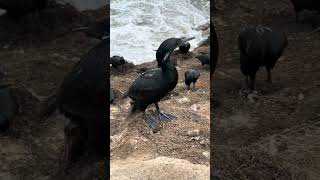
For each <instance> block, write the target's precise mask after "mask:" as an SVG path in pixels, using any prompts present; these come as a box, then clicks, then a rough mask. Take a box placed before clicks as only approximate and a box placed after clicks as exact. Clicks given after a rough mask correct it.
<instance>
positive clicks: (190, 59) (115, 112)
mask: <svg viewBox="0 0 320 180" xmlns="http://www.w3.org/2000/svg"><path fill="white" fill-rule="evenodd" d="M207 50H208V47H201V48H198V49H196V50H194V51H193V52H189V54H186V55H184V54H180V53H179V52H178V51H175V52H174V53H173V54H172V56H171V57H172V59H173V60H174V61H177V63H178V64H177V66H176V68H177V70H178V73H179V82H178V84H177V86H176V88H175V89H174V90H173V91H172V92H171V93H170V94H169V95H168V96H167V97H165V98H164V99H163V100H161V101H160V103H159V106H160V109H161V110H162V111H164V112H169V113H171V114H173V115H175V116H177V119H175V120H173V121H171V122H167V123H165V124H162V126H161V127H160V128H159V129H158V130H159V131H158V132H156V133H153V132H152V131H151V129H150V128H149V127H148V125H147V124H146V123H145V121H144V119H143V116H142V113H141V114H140V115H137V116H134V117H132V118H128V115H129V113H130V110H131V106H130V101H131V99H130V98H127V99H123V98H118V99H117V100H116V101H115V102H114V104H112V105H111V106H110V113H111V116H110V126H111V127H110V130H111V141H112V142H111V171H113V170H114V169H117V168H119V167H115V166H112V165H113V164H114V163H113V162H115V161H117V162H119V161H123V162H126V160H127V159H128V158H129V159H132V158H136V159H145V160H150V159H154V158H156V157H160V156H165V157H171V158H178V159H184V160H188V161H189V162H191V163H194V164H202V165H207V167H208V166H209V137H210V131H209V129H210V128H209V127H210V112H209V105H210V102H209V96H210V93H209V88H210V87H209V83H208V82H209V71H208V70H209V67H205V66H202V65H201V63H200V61H199V60H198V59H196V58H195V54H196V53H198V51H202V52H205V51H207ZM141 67H156V63H155V62H154V61H153V62H151V63H144V64H141V65H138V66H132V65H127V66H124V67H123V68H122V69H121V68H119V70H116V69H113V68H111V85H112V87H113V88H114V89H115V90H116V91H118V96H119V97H120V96H121V95H122V94H123V93H124V92H126V91H127V89H128V87H129V86H130V85H131V83H132V82H133V81H134V79H135V78H136V77H137V76H138V75H139V74H138V73H137V72H136V70H137V69H138V68H141ZM191 68H194V69H198V70H199V71H200V74H201V75H200V78H199V79H198V81H197V83H196V87H195V89H192V90H191V91H190V94H188V92H187V88H186V85H185V84H184V72H185V71H186V70H187V69H191ZM191 87H192V86H191ZM152 108H155V107H154V105H151V106H150V107H149V109H147V111H149V110H151V109H152ZM156 168H157V167H156ZM159 170H160V168H159ZM160 172H161V171H159V173H160ZM145 177H147V176H145Z"/></svg>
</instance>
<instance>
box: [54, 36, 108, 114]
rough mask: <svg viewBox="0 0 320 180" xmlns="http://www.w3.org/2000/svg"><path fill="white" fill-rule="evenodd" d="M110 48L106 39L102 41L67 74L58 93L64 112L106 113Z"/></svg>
mask: <svg viewBox="0 0 320 180" xmlns="http://www.w3.org/2000/svg"><path fill="white" fill-rule="evenodd" d="M107 48H108V44H107V43H106V41H105V40H103V41H101V42H100V43H99V44H98V45H97V46H95V47H94V48H92V49H91V50H90V51H89V52H88V53H87V54H85V55H84V56H83V57H82V58H81V60H80V62H79V63H78V64H77V65H75V66H74V68H73V69H72V71H71V72H69V73H68V74H67V75H66V77H65V79H64V80H63V82H62V85H61V87H60V90H59V92H58V103H59V105H60V109H61V110H62V111H67V112H69V113H73V114H75V115H78V116H82V117H95V116H99V115H101V114H104V111H105V108H106V107H105V103H106V99H107V93H106V92H107V82H106V79H107V75H108V74H107V52H106V51H107Z"/></svg>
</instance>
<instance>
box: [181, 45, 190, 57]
mask: <svg viewBox="0 0 320 180" xmlns="http://www.w3.org/2000/svg"><path fill="white" fill-rule="evenodd" d="M189 49H190V43H189V42H186V43H185V44H183V45H182V46H179V51H180V52H181V53H183V54H186V53H188V52H189Z"/></svg>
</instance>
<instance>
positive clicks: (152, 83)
mask: <svg viewBox="0 0 320 180" xmlns="http://www.w3.org/2000/svg"><path fill="white" fill-rule="evenodd" d="M191 39H193V38H170V39H167V40H165V41H164V42H162V43H161V45H160V46H159V48H158V50H157V52H156V57H157V61H158V65H159V66H160V67H159V68H156V69H152V70H148V71H146V72H144V73H143V74H141V75H140V76H139V77H138V78H137V79H136V80H135V81H134V82H133V83H132V85H131V86H130V87H129V91H128V93H127V94H128V96H129V97H130V98H131V99H132V100H133V107H132V111H131V113H135V112H137V111H138V112H139V111H140V112H143V113H144V115H145V120H146V122H147V123H148V124H149V126H150V127H151V128H155V127H157V123H158V122H159V121H166V120H171V119H174V118H175V116H173V115H171V114H168V113H163V112H161V111H160V108H159V105H158V102H159V101H160V100H161V99H162V98H164V97H165V96H166V95H167V94H168V93H169V92H170V91H172V90H173V89H174V88H175V87H176V85H177V83H178V72H177V69H176V68H175V66H174V64H173V62H172V61H171V60H170V55H171V53H172V52H173V50H174V49H176V48H177V47H179V46H181V45H183V44H184V43H186V42H187V41H189V40H191ZM150 104H155V106H156V109H157V111H156V112H155V113H154V114H151V115H148V114H145V110H146V108H147V107H148V106H149V105H150Z"/></svg>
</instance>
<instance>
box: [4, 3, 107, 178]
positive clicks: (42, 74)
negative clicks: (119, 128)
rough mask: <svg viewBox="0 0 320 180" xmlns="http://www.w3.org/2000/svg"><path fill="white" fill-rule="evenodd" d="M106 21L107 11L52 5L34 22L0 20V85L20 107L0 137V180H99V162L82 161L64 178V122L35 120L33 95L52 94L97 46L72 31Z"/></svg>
mask: <svg viewBox="0 0 320 180" xmlns="http://www.w3.org/2000/svg"><path fill="white" fill-rule="evenodd" d="M106 15H107V11H106V7H103V8H101V9H99V10H95V11H86V12H81V13H80V12H78V11H76V10H75V9H74V8H72V7H71V6H69V5H63V6H62V5H57V4H54V3H50V6H49V7H48V9H46V10H45V11H44V12H42V14H41V17H40V20H38V21H36V20H35V19H34V17H33V16H32V15H27V16H26V17H23V19H22V21H21V22H18V23H16V22H14V21H12V20H11V19H10V18H8V17H7V16H6V15H3V16H0V24H1V27H0V62H1V64H0V66H1V68H0V69H1V71H2V72H4V73H5V76H4V77H2V79H1V81H2V82H8V83H11V84H12V90H13V94H14V96H16V97H17V99H18V102H19V104H20V112H19V113H18V115H17V116H16V117H15V118H14V119H13V121H12V126H11V127H10V129H9V131H8V132H6V133H5V134H1V135H0V147H1V148H0V179H88V177H90V178H89V179H94V178H99V177H100V178H99V179H101V177H102V175H103V171H104V168H103V167H104V164H103V162H97V163H94V164H92V163H91V164H90V162H86V161H87V160H80V162H79V163H78V165H76V166H75V167H74V168H73V169H72V171H71V173H70V174H69V175H64V174H63V173H62V166H63V150H64V139H63V127H64V123H65V118H64V117H63V116H61V115H59V114H54V115H52V116H51V117H50V118H48V119H40V118H39V117H37V116H36V115H35V112H36V111H35V109H36V108H37V104H38V103H39V101H38V99H37V98H36V97H35V96H34V93H36V94H38V95H39V96H40V97H41V96H47V95H48V94H50V92H52V91H53V89H54V88H55V87H56V86H57V85H58V84H59V83H60V82H61V80H62V79H63V77H64V75H65V74H66V73H67V72H68V71H69V70H70V68H71V67H72V66H73V65H74V64H75V63H76V62H77V61H79V59H80V57H81V55H83V54H85V53H86V52H87V51H88V50H89V49H90V48H92V47H93V46H95V45H96V44H97V43H98V42H99V40H96V39H93V38H90V37H87V36H86V35H85V33H83V32H71V29H74V28H78V27H83V26H86V25H87V23H89V22H93V21H96V20H97V19H101V18H105V17H106ZM38 22H40V25H39V24H37V23H38ZM85 164H87V165H85Z"/></svg>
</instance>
